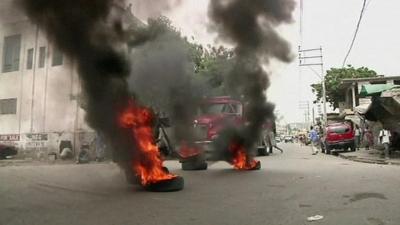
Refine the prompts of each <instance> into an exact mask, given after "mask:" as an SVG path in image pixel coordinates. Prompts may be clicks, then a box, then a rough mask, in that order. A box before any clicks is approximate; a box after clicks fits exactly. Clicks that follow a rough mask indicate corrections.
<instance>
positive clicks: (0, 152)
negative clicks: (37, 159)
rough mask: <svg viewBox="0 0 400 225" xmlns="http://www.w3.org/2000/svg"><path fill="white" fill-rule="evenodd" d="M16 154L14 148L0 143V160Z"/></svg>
mask: <svg viewBox="0 0 400 225" xmlns="http://www.w3.org/2000/svg"><path fill="white" fill-rule="evenodd" d="M16 154H18V150H17V148H16V147H14V146H10V145H5V144H1V143H0V160H1V159H6V158H7V157H8V156H13V155H16Z"/></svg>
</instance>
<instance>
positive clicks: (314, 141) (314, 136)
mask: <svg viewBox="0 0 400 225" xmlns="http://www.w3.org/2000/svg"><path fill="white" fill-rule="evenodd" d="M309 137H310V140H311V149H312V154H313V155H316V154H318V145H319V136H318V132H317V131H316V130H315V129H314V127H313V126H311V127H310V134H309Z"/></svg>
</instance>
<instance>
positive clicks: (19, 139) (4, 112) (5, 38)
mask: <svg viewBox="0 0 400 225" xmlns="http://www.w3.org/2000/svg"><path fill="white" fill-rule="evenodd" d="M0 22H1V24H0V142H2V143H6V144H12V145H17V146H18V147H20V153H21V154H19V155H22V156H23V155H25V156H27V157H33V158H36V157H38V156H39V157H42V156H46V155H47V153H49V152H52V151H54V152H58V143H59V141H60V140H70V141H71V143H72V144H73V146H74V147H75V149H74V150H76V149H77V146H80V144H81V142H82V141H89V140H84V139H85V138H86V136H88V135H86V134H88V133H89V134H93V131H91V130H90V128H89V127H88V126H87V125H86V124H85V121H84V111H83V110H82V109H81V108H80V107H79V98H78V96H79V94H80V84H79V78H78V75H77V72H76V68H75V67H76V66H75V64H74V62H73V61H71V60H69V59H68V58H66V57H65V56H64V55H63V54H62V53H61V52H60V51H58V50H57V48H55V47H54V45H53V44H52V43H51V42H50V41H49V40H48V39H46V37H45V35H44V33H43V32H42V31H41V30H40V29H38V27H37V26H36V25H33V24H31V23H30V22H29V21H28V20H27V19H24V18H22V19H21V17H16V18H15V19H10V18H8V19H7V20H2V21H0ZM82 134H85V135H82ZM89 136H92V135H89ZM28 155H29V156H28Z"/></svg>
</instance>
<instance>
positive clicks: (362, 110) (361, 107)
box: [354, 103, 371, 115]
mask: <svg viewBox="0 0 400 225" xmlns="http://www.w3.org/2000/svg"><path fill="white" fill-rule="evenodd" d="M369 107H371V103H369V104H362V105H359V106H357V107H355V108H354V111H355V112H357V113H358V114H360V115H363V114H365V113H366V112H367V111H368V109H369Z"/></svg>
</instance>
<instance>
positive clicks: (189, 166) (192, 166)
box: [182, 161, 208, 171]
mask: <svg viewBox="0 0 400 225" xmlns="http://www.w3.org/2000/svg"><path fill="white" fill-rule="evenodd" d="M207 167H208V164H207V162H206V161H188V162H182V170H189V171H190V170H206V169H207Z"/></svg>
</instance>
